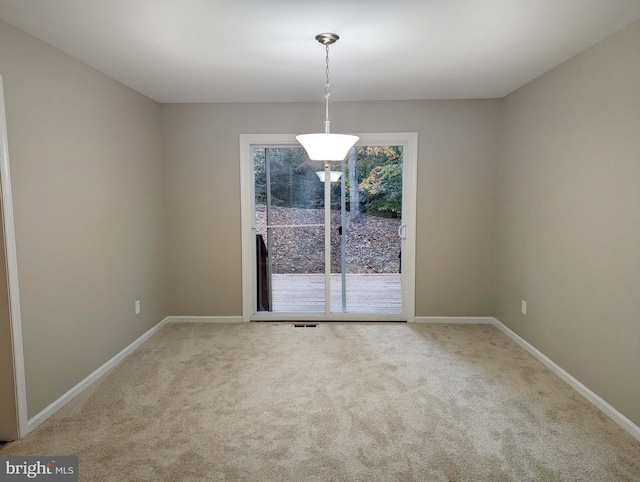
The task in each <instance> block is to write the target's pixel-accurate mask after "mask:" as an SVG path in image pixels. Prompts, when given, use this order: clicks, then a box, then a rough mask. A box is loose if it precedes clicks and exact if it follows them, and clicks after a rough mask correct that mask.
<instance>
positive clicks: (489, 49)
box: [0, 0, 640, 102]
mask: <svg viewBox="0 0 640 482" xmlns="http://www.w3.org/2000/svg"><path fill="white" fill-rule="evenodd" d="M0 18H2V19H4V20H5V21H7V22H8V23H10V24H13V25H15V26H17V27H19V28H21V29H22V30H25V31H26V32H28V33H30V34H32V35H34V36H35V37H38V38H40V39H42V40H44V41H45V42H47V43H49V44H51V45H53V46H55V47H57V48H59V49H60V50H63V51H65V52H67V53H69V54H70V55H72V56H73V57H75V58H77V59H80V60H81V61H83V62H85V63H87V64H89V65H91V66H93V67H95V68H96V69H98V70H100V71H101V72H104V73H105V74H107V75H109V76H110V77H113V78H114V79H116V80H119V81H120V82H122V83H124V84H126V85H128V86H130V87H131V88H133V89H135V90H137V91H139V92H141V93H143V94H145V95H147V96H149V97H151V98H153V99H155V100H157V101H159V102H273V101H321V100H322V94H323V89H324V47H323V46H322V45H320V44H319V43H317V42H316V41H315V40H314V37H315V35H316V34H318V33H321V32H336V33H338V34H339V35H340V36H341V39H340V40H339V41H338V43H336V44H335V45H333V46H332V47H331V50H330V66H331V99H332V100H401V99H462V98H492V97H503V96H504V95H506V94H508V93H509V92H511V91H513V90H515V89H516V88H518V87H520V86H522V85H523V84H525V83H527V82H529V81H530V80H532V79H534V78H536V77H538V76H539V75H541V74H543V73H544V72H546V71H548V70H549V69H551V68H553V67H555V66H556V65H558V64H560V63H562V62H563V61H565V60H567V59H569V58H571V57H572V56H574V55H575V54H577V53H579V52H581V51H583V50H585V49H586V48H588V47H590V46H592V45H593V44H595V43H597V42H598V41H600V40H602V39H604V38H605V37H607V36H609V35H611V34H612V33H614V32H616V31H617V30H619V29H621V28H623V27H625V26H626V25H628V24H630V23H631V22H633V21H635V20H637V19H638V18H640V0H323V1H314V2H311V1H309V0H227V1H223V0H0Z"/></svg>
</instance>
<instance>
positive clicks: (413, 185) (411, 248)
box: [240, 132, 418, 322]
mask: <svg viewBox="0 0 640 482" xmlns="http://www.w3.org/2000/svg"><path fill="white" fill-rule="evenodd" d="M355 135H357V136H359V137H360V140H359V141H358V143H357V144H356V145H367V146H375V145H379V146H384V145H393V146H402V147H403V176H402V177H403V192H402V222H403V224H406V225H407V228H406V229H405V233H406V239H405V240H404V243H405V244H404V248H403V251H402V274H403V276H402V280H403V283H405V284H404V285H403V286H402V296H403V297H404V299H403V313H402V315H401V316H402V317H403V318H404V319H406V320H407V321H408V322H414V321H415V253H416V198H417V178H418V176H417V174H418V134H417V133H416V132H391V133H365V134H359V133H356V134H355ZM297 144H298V141H297V140H296V138H295V134H240V196H241V199H240V206H241V223H242V224H241V227H242V231H241V233H242V234H241V235H242V320H243V321H251V319H252V317H253V318H254V319H261V318H262V316H253V312H254V310H253V300H254V298H255V293H254V291H255V287H254V282H253V269H254V267H255V265H256V264H255V240H254V236H252V233H253V230H254V229H255V219H254V216H253V198H254V192H253V189H254V187H253V158H252V156H251V149H252V146H268V147H276V146H290V145H297ZM281 315H284V314H282V313H278V316H279V317H280V318H283V319H284V318H285V317H286V315H284V316H281ZM292 316H295V317H296V319H302V318H304V316H303V317H301V316H300V315H299V314H297V315H292ZM336 316H337V315H336ZM309 317H313V315H309ZM331 318H333V316H332V317H327V319H331ZM347 318H350V317H349V316H347V317H343V316H340V319H347ZM357 318H358V319H360V318H362V315H360V316H359V317H357ZM270 319H273V316H272V315H270ZM336 319H338V318H336ZM367 319H370V320H372V321H373V320H377V319H389V316H379V317H377V316H376V317H374V316H368V317H367Z"/></svg>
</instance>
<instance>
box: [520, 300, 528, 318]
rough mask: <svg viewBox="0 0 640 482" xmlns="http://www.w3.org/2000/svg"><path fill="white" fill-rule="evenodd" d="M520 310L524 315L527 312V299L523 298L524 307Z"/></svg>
mask: <svg viewBox="0 0 640 482" xmlns="http://www.w3.org/2000/svg"><path fill="white" fill-rule="evenodd" d="M520 311H522V314H523V315H526V314H527V302H526V301H525V300H522V308H521V309H520Z"/></svg>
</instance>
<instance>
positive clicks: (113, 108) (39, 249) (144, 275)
mask: <svg viewBox="0 0 640 482" xmlns="http://www.w3.org/2000/svg"><path fill="white" fill-rule="evenodd" d="M0 75H2V76H3V78H4V87H5V100H6V110H7V124H8V135H9V156H10V162H11V175H12V186H13V202H14V216H15V225H16V242H17V251H18V274H19V279H20V295H21V309H22V329H23V337H24V353H25V364H26V367H25V370H26V383H27V399H28V415H29V417H33V416H34V415H36V414H37V413H38V412H39V411H41V410H42V409H44V408H45V407H46V406H47V405H48V404H50V403H51V402H53V401H54V400H56V399H57V398H59V397H60V396H61V395H62V394H64V393H65V392H66V391H67V390H69V389H70V388H71V387H73V386H74V385H75V384H76V383H78V382H79V381H81V380H82V379H83V378H85V377H86V376H87V375H89V374H90V373H91V372H92V371H93V370H95V369H96V368H98V367H99V366H101V365H102V364H103V363H105V362H106V361H107V360H109V359H110V358H112V357H113V356H114V355H116V354H117V353H118V352H119V351H120V350H122V349H123V348H124V347H125V346H127V345H128V344H129V343H131V342H132V341H133V340H135V339H136V338H137V337H138V336H140V335H141V334H142V333H144V332H146V331H147V330H148V329H149V328H150V327H152V326H153V325H155V324H156V323H158V322H159V321H161V320H162V319H163V318H164V317H165V316H166V314H167V311H166V302H165V298H166V272H165V266H166V265H165V257H166V249H165V242H164V239H165V237H164V234H165V218H164V193H163V174H162V144H161V139H160V135H161V129H160V107H159V105H158V104H157V103H156V102H153V101H151V100H150V99H148V98H146V97H144V96H142V95H140V94H138V93H136V92H134V91H132V90H131V89H128V88H127V87H124V86H123V85H122V84H119V83H118V82H115V81H114V80H112V79H109V78H108V77H106V76H104V75H103V74H100V73H99V72H97V71H96V70H94V69H92V68H90V67H88V66H86V65H85V64H82V63H80V62H78V61H76V60H74V59H73V58H71V57H69V56H68V55H66V54H63V53H62V52H60V51H59V50H56V49H54V48H52V47H50V46H48V45H46V44H44V43H42V42H40V41H39V40H36V39H35V38H33V37H31V36H29V35H27V34H25V33H24V32H22V31H20V30H18V29H15V28H14V27H11V26H9V25H8V24H6V23H3V22H0ZM136 299H140V300H141V301H142V314H141V315H139V316H134V301H135V300H136Z"/></svg>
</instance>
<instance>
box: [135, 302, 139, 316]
mask: <svg viewBox="0 0 640 482" xmlns="http://www.w3.org/2000/svg"><path fill="white" fill-rule="evenodd" d="M139 314H140V300H136V315H139Z"/></svg>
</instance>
